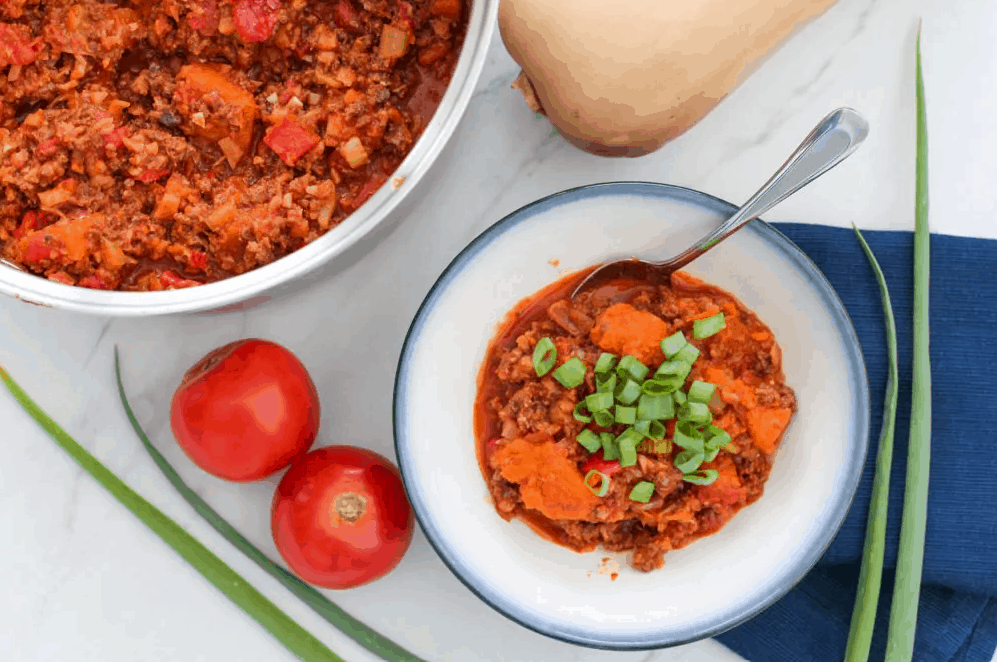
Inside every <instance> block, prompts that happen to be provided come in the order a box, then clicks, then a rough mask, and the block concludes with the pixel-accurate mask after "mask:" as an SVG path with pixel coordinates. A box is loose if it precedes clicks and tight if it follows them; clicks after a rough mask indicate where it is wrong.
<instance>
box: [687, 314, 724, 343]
mask: <svg viewBox="0 0 997 662" xmlns="http://www.w3.org/2000/svg"><path fill="white" fill-rule="evenodd" d="M726 326H727V323H726V322H725V321H724V314H723V313H717V314H716V315H713V316H712V317H706V318H703V319H700V320H696V321H694V322H693V323H692V337H693V338H695V339H696V340H702V339H703V338H709V337H710V336H712V335H713V334H715V333H719V332H720V331H722V330H723V329H724V328H725V327H726Z"/></svg>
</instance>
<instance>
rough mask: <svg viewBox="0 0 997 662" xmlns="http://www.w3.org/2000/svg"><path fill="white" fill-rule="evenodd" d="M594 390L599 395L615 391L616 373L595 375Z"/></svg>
mask: <svg viewBox="0 0 997 662" xmlns="http://www.w3.org/2000/svg"><path fill="white" fill-rule="evenodd" d="M595 390H596V391H598V392H600V393H610V394H612V393H613V391H615V390H616V373H615V372H604V373H602V374H599V373H596V376H595Z"/></svg>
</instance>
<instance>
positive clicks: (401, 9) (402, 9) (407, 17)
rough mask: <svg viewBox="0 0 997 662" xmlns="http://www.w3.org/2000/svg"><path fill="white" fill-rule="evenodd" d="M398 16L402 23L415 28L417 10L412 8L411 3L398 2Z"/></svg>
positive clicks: (412, 28)
mask: <svg viewBox="0 0 997 662" xmlns="http://www.w3.org/2000/svg"><path fill="white" fill-rule="evenodd" d="M398 18H399V20H401V22H402V23H405V24H406V25H408V27H409V29H410V30H412V31H414V30H415V11H414V10H413V9H412V5H411V3H408V2H399V3H398Z"/></svg>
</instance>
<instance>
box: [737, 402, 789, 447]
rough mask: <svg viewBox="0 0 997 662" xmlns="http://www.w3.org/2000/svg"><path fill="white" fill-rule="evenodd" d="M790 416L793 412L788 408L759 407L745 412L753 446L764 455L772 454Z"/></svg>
mask: <svg viewBox="0 0 997 662" xmlns="http://www.w3.org/2000/svg"><path fill="white" fill-rule="evenodd" d="M792 415H793V410H792V409H789V408H788V407H759V408H758V409H752V410H750V411H748V412H746V413H745V418H746V419H747V421H746V422H747V424H748V432H750V433H751V438H752V440H753V441H754V442H755V446H757V447H758V448H759V449H761V450H763V451H765V452H766V453H774V452H775V449H776V447H777V446H778V445H779V437H781V436H782V431H783V430H785V429H786V426H787V425H788V424H789V418H790V416H792Z"/></svg>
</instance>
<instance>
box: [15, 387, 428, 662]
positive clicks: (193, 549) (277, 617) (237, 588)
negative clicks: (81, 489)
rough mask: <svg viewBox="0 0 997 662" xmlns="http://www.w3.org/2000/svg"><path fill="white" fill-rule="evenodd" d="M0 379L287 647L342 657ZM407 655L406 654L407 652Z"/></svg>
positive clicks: (80, 460)
mask: <svg viewBox="0 0 997 662" xmlns="http://www.w3.org/2000/svg"><path fill="white" fill-rule="evenodd" d="M0 381H3V383H4V386H6V387H7V390H8V391H10V393H11V395H13V396H14V399H15V400H17V402H18V403H19V404H20V405H21V407H23V408H24V410H25V412H27V413H28V415H29V416H31V418H33V419H34V420H35V422H36V423H38V425H39V426H41V428H42V429H43V430H44V431H45V432H46V433H48V435H49V436H50V437H51V438H52V440H53V441H55V442H56V444H58V445H59V447H61V448H62V449H63V450H64V451H66V453H68V454H69V455H70V456H71V457H72V458H73V460H75V461H76V463H77V464H79V465H80V466H81V467H82V468H83V469H84V471H86V472H87V473H88V474H90V475H91V476H92V477H93V478H94V479H95V480H96V481H97V482H98V483H100V484H101V486H103V487H104V489H106V490H107V491H108V492H110V493H111V494H112V495H113V496H114V497H115V498H116V499H117V500H118V501H119V502H120V503H121V505H123V506H124V507H126V508H127V509H128V510H130V511H131V512H132V514H134V515H135V516H136V517H138V518H139V519H140V520H141V521H142V523H143V524H145V525H146V526H147V527H149V529H150V530H151V531H152V532H153V533H155V534H156V535H157V536H159V537H160V538H161V539H162V540H163V542H165V543H166V544H167V545H169V546H170V547H172V548H173V550H174V551H176V552H177V553H178V554H179V555H180V556H181V557H182V558H183V559H184V560H185V561H187V563H189V564H190V565H191V567H193V568H194V569H195V570H197V571H198V572H199V573H201V575H203V576H204V578H205V579H207V580H208V581H209V582H211V583H212V584H214V585H215V587H217V588H218V589H219V590H220V591H221V592H222V593H224V594H225V596H226V597H227V598H229V599H230V600H231V601H232V602H234V603H235V604H236V605H237V606H238V607H240V608H241V609H242V610H243V611H245V612H246V613H247V614H248V615H250V616H252V617H253V618H254V619H255V620H256V621H257V622H258V623H259V624H260V625H262V626H263V627H264V628H266V629H267V630H268V631H269V632H270V633H271V634H273V635H274V637H275V638H276V639H277V640H278V641H280V643H281V644H283V645H284V646H285V647H286V648H287V649H288V650H289V651H291V652H292V653H293V654H294V655H296V656H297V657H299V658H301V659H302V660H334V661H336V662H342V658H341V657H339V656H337V655H336V654H335V653H333V652H332V651H330V650H329V649H328V648H326V646H325V645H324V644H323V643H322V642H320V641H319V640H318V639H316V638H315V637H314V636H312V634H311V633H310V632H308V631H307V630H305V629H304V628H303V627H301V626H300V625H298V624H297V623H296V622H295V621H294V620H293V619H291V617H290V616H288V615H287V614H285V613H284V612H283V611H281V610H280V609H279V608H278V607H277V605H275V604H274V603H272V602H271V601H270V600H268V599H267V598H266V596H264V595H263V594H262V593H260V592H259V591H257V590H256V589H255V588H254V587H253V585H252V584H250V583H249V582H247V581H246V580H245V579H244V578H243V577H242V576H241V575H239V574H238V573H236V572H235V571H234V570H232V568H230V567H229V566H228V565H227V564H226V563H225V562H224V561H222V560H221V559H220V558H218V557H217V556H215V555H214V554H213V553H212V552H211V551H210V550H209V549H208V548H207V547H205V546H204V545H203V544H202V543H201V542H200V541H199V540H198V539H197V538H195V537H194V536H192V535H190V534H189V533H188V532H187V531H185V530H184V529H183V527H181V526H180V525H179V524H177V523H176V522H174V521H173V520H172V519H170V518H169V517H167V516H166V515H165V514H164V513H163V512H162V511H161V510H159V509H158V508H156V506H154V505H153V504H151V503H150V502H149V501H147V500H146V499H145V498H144V497H142V496H141V495H140V494H138V493H137V492H135V491H134V490H133V489H132V488H130V487H129V486H128V485H127V484H126V483H125V482H124V481H122V480H121V479H120V478H118V476H117V475H115V474H114V472H112V471H111V470H110V469H108V468H107V467H106V466H104V465H103V464H102V463H101V462H100V460H98V459H97V458H96V457H94V456H93V455H91V454H90V453H89V452H87V450H86V449H85V448H83V447H82V446H81V445H80V444H79V443H78V442H77V441H76V440H75V439H73V438H72V437H71V436H69V434H68V433H67V432H66V431H65V430H63V429H62V427H60V426H59V424H58V423H56V422H55V421H53V420H52V419H51V418H50V417H49V416H48V415H47V414H46V413H45V412H44V411H42V410H41V408H40V407H38V405H37V404H35V403H34V401H32V400H31V398H30V397H29V396H28V394H27V393H25V392H24V390H23V389H21V387H20V386H18V385H17V384H16V383H15V382H14V380H13V379H12V378H11V377H10V375H8V374H7V372H6V371H4V370H3V368H0ZM409 659H411V657H410V658H409Z"/></svg>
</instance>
